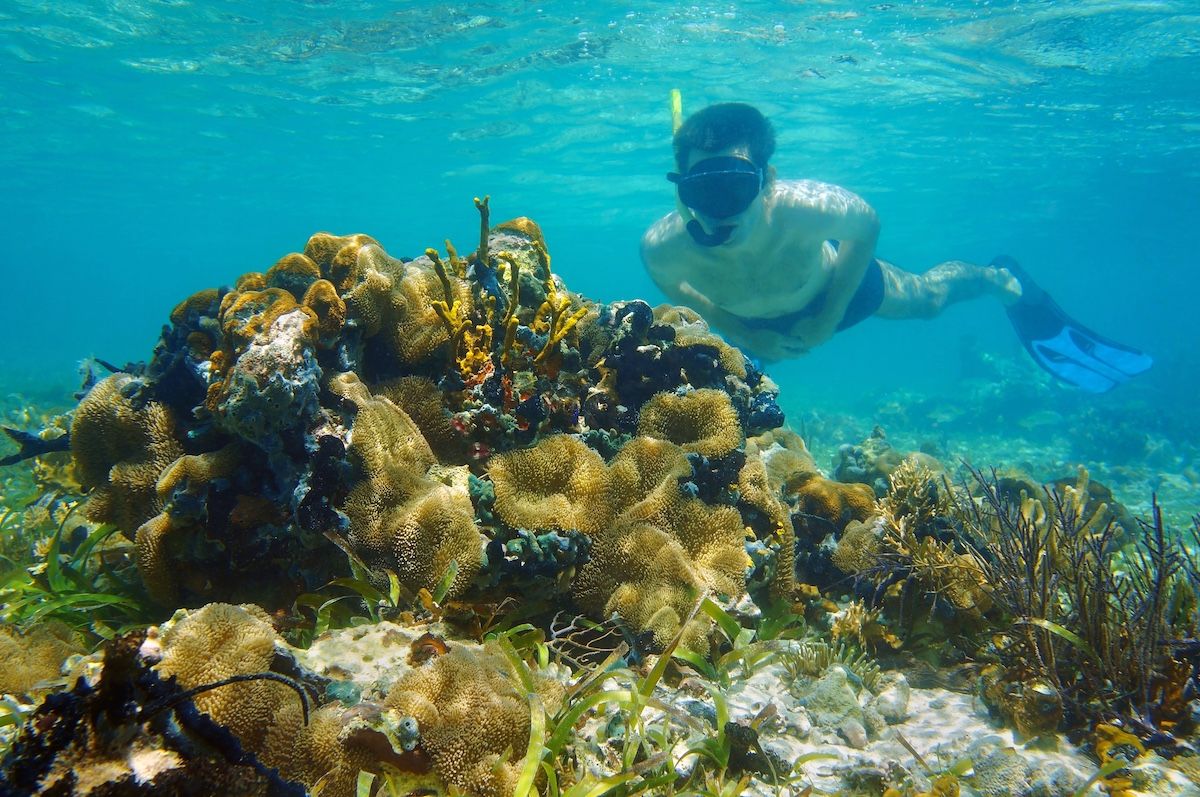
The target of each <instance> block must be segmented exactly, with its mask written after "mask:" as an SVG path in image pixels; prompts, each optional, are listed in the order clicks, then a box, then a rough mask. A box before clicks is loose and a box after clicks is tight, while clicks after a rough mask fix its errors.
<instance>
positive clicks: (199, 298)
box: [171, 288, 220, 325]
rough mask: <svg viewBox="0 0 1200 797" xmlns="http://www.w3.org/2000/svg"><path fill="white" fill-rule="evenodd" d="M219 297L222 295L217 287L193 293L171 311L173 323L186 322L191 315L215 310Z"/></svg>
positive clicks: (205, 313) (204, 313)
mask: <svg viewBox="0 0 1200 797" xmlns="http://www.w3.org/2000/svg"><path fill="white" fill-rule="evenodd" d="M219 298H220V295H219V293H218V292H217V290H216V288H208V289H205V290H202V291H199V292H197V293H193V294H192V295H191V296H189V297H188V298H186V299H184V300H183V301H182V302H180V303H179V304H177V305H175V309H173V310H172V311H171V323H172V324H175V325H179V324H182V323H184V322H185V321H186V320H187V318H188V316H190V315H193V314H195V315H207V314H209V313H211V312H213V310H214V309H215V307H216V306H217V303H218V301H219Z"/></svg>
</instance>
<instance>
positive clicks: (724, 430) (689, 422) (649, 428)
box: [638, 388, 742, 458]
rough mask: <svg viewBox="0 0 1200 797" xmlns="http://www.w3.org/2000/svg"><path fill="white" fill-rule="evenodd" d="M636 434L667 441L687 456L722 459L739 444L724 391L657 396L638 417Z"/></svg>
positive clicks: (737, 426)
mask: <svg viewBox="0 0 1200 797" xmlns="http://www.w3.org/2000/svg"><path fill="white" fill-rule="evenodd" d="M638 434H641V435H647V436H649V437H655V438H658V439H659V440H669V441H670V442H672V443H675V444H676V445H678V446H680V447H681V448H682V449H683V450H684V451H686V452H688V453H696V454H701V455H703V456H706V457H713V458H716V457H723V456H725V455H726V454H728V453H730V452H731V451H733V450H734V449H735V448H737V447H738V446H739V445H741V443H742V427H741V425H740V424H739V423H738V416H737V410H735V409H734V408H733V402H732V401H730V400H729V394H727V393H725V392H724V391H723V390H713V389H711V388H703V389H701V390H693V391H690V392H688V393H684V394H683V395H678V394H675V393H659V394H657V395H655V396H653V397H652V398H651V399H650V400H649V401H647V402H646V403H645V404H644V405H643V406H642V410H641V414H640V415H639V416H638Z"/></svg>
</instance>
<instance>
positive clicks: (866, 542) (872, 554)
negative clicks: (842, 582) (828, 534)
mask: <svg viewBox="0 0 1200 797" xmlns="http://www.w3.org/2000/svg"><path fill="white" fill-rule="evenodd" d="M881 550H883V540H882V531H881V529H880V528H879V526H878V525H877V524H876V523H863V522H862V521H859V520H851V521H850V522H849V523H847V524H846V528H845V529H843V530H842V536H841V537H840V538H839V539H838V541H837V547H835V548H834V549H833V555H832V557H831V559H832V561H833V566H834V567H836V568H837V569H838V570H841V571H842V572H843V573H845V574H846V575H848V576H852V575H855V574H857V573H862V572H863V571H866V570H870V569H871V568H873V567H875V566H876V565H878V564H879V553H880V551H881Z"/></svg>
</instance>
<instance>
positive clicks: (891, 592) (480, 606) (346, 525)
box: [0, 198, 1200, 797]
mask: <svg viewBox="0 0 1200 797" xmlns="http://www.w3.org/2000/svg"><path fill="white" fill-rule="evenodd" d="M475 204H476V209H477V212H478V214H479V221H480V236H479V240H478V243H477V245H476V246H475V248H474V250H473V251H472V252H470V253H469V254H466V255H460V254H459V253H458V251H457V250H456V249H455V248H454V247H453V245H451V243H450V242H446V244H445V248H444V251H439V250H435V249H432V248H431V249H427V250H426V251H425V252H424V253H421V254H419V255H418V256H417V257H413V258H396V257H393V256H392V255H390V254H388V253H387V252H386V251H385V249H384V248H383V247H382V246H381V245H380V244H379V243H378V242H377V241H375V240H374V239H373V238H371V237H369V236H367V235H362V234H356V235H345V236H339V235H333V234H330V233H317V234H316V235H314V236H312V237H311V238H310V239H309V241H308V242H307V244H306V245H305V246H304V248H303V251H301V252H295V253H291V254H288V255H285V256H284V257H282V258H281V259H280V260H278V261H277V262H276V263H274V264H273V265H271V266H270V267H269V268H266V269H265V270H263V271H262V272H252V273H248V274H244V275H242V276H241V277H239V278H238V279H237V280H236V281H235V282H234V284H233V286H232V287H223V288H214V289H211V290H205V291H201V292H199V293H197V294H195V295H193V296H191V297H187V298H185V299H184V300H183V301H181V302H180V303H179V304H178V306H176V308H175V309H174V310H173V311H172V313H171V314H170V317H169V319H168V321H169V323H168V324H167V325H166V326H164V328H163V332H162V335H161V337H160V339H159V341H158V343H157V345H156V346H155V347H154V349H153V352H152V355H151V357H150V358H149V361H148V362H147V363H129V364H126V365H123V366H115V365H111V364H105V363H96V364H94V365H93V368H92V369H91V370H89V372H88V378H87V379H86V381H85V384H84V386H83V389H82V390H81V391H80V393H79V395H78V396H77V399H76V401H74V402H71V403H69V404H68V406H64V407H62V408H58V410H57V411H56V410H55V409H54V408H52V407H45V408H44V410H37V409H34V408H32V407H30V406H29V405H28V404H26V403H22V402H15V401H10V402H9V404H7V405H5V406H4V408H3V410H4V417H5V420H6V426H7V427H8V428H9V429H10V431H9V435H10V437H11V438H12V440H13V442H12V444H11V445H10V446H9V448H8V449H6V451H5V454H6V458H5V462H6V463H7V467H6V468H5V470H4V471H3V472H2V473H0V479H3V481H2V484H3V488H4V495H3V509H2V514H0V530H2V532H3V536H2V537H0V555H2V556H3V559H2V560H0V564H2V565H3V567H4V571H3V575H2V577H0V602H2V605H0V620H2V621H3V625H2V626H0V656H3V660H4V662H5V664H4V666H3V668H0V693H2V694H3V695H4V698H3V702H2V703H0V740H2V745H3V750H4V759H3V764H2V766H0V794H10V793H11V794H55V795H67V794H175V793H183V792H184V791H187V790H190V791H188V793H212V794H238V795H241V794H246V795H251V794H255V795H256V794H273V795H274V794H296V795H300V794H314V795H316V794H319V795H324V797H340V796H341V795H355V796H356V795H359V794H471V795H484V796H486V797H490V796H491V795H510V794H518V795H522V797H524V795H529V794H541V795H589V794H595V795H599V794H630V795H632V794H704V795H732V794H763V795H768V794H781V795H782V794H788V795H812V794H854V795H880V796H886V797H901V796H902V795H913V796H914V797H915V796H916V795H938V796H940V797H952V796H953V795H959V794H964V795H971V794H980V795H1002V794H1027V795H1074V794H1087V793H1100V792H1101V791H1103V792H1105V793H1109V794H1114V795H1137V794H1156V795H1174V794H1197V793H1200V788H1198V787H1197V786H1196V785H1195V783H1196V782H1197V778H1198V777H1200V755H1197V753H1196V752H1195V750H1194V748H1193V744H1194V742H1195V739H1196V717H1197V716H1198V715H1197V714H1196V711H1195V709H1196V705H1195V700H1194V698H1195V695H1196V687H1197V685H1198V681H1197V678H1198V672H1200V642H1197V638H1198V633H1197V630H1198V629H1197V622H1198V619H1197V607H1198V606H1200V597H1198V596H1200V558H1198V556H1197V553H1196V546H1195V537H1196V535H1197V534H1200V529H1198V528H1197V527H1196V521H1194V520H1192V519H1191V517H1190V515H1189V514H1186V513H1183V512H1181V511H1179V510H1178V507H1179V506H1181V505H1182V502H1183V500H1184V497H1185V496H1186V491H1180V492H1179V493H1177V494H1173V495H1172V499H1173V500H1175V501H1177V502H1179V503H1176V504H1173V505H1172V507H1171V508H1172V509H1174V510H1175V511H1174V512H1172V513H1170V514H1168V515H1166V516H1164V513H1163V511H1162V506H1161V505H1160V504H1159V503H1158V502H1157V501H1153V500H1152V501H1151V502H1150V503H1142V504H1133V505H1131V506H1125V505H1123V503H1122V501H1121V500H1119V498H1118V496H1120V497H1124V496H1125V495H1126V494H1127V493H1126V490H1132V489H1134V488H1138V487H1141V486H1142V485H1143V482H1144V481H1145V479H1146V478H1148V477H1147V476H1145V475H1144V474H1143V472H1142V471H1137V472H1136V473H1135V472H1134V471H1133V470H1132V466H1129V467H1127V468H1126V469H1125V470H1119V469H1116V468H1113V467H1112V466H1111V465H1108V464H1105V463H1103V462H1100V463H1096V462H1093V461H1090V460H1089V459H1088V458H1087V457H1084V456H1077V455H1078V454H1080V453H1086V451H1087V450H1088V449H1087V446H1088V445H1092V444H1080V445H1081V446H1083V447H1082V448H1079V449H1078V450H1076V451H1075V452H1074V453H1072V454H1071V455H1070V456H1064V457H1060V458H1059V459H1058V460H1055V461H1053V462H1051V461H1050V460H1049V459H1048V456H1049V455H1048V454H1047V453H1046V452H1048V451H1049V450H1050V445H1049V444H1047V443H1039V446H1040V447H1038V448H1037V449H1036V451H1034V449H1033V447H1032V445H1033V444H1030V446H1031V447H1030V448H1029V449H1021V450H1019V451H1009V452H1007V454H1006V453H1005V452H1004V451H1003V449H1002V447H1001V444H1000V443H996V444H995V446H996V447H995V448H988V447H985V446H984V445H983V444H982V443H981V442H980V441H979V440H977V439H974V438H971V439H968V437H967V436H966V435H965V434H963V435H961V436H959V437H957V438H954V437H952V436H951V435H943V436H942V437H941V438H940V439H939V441H938V442H937V443H936V444H925V443H924V442H921V443H918V442H910V441H913V440H914V439H915V437H916V436H919V435H920V434H921V432H920V431H919V429H920V424H921V423H924V422H925V420H927V419H928V418H930V417H934V416H935V415H936V417H938V418H940V419H942V420H941V423H943V424H945V425H949V427H951V428H952V426H953V417H952V416H953V413H954V412H955V409H954V408H953V407H950V408H947V407H946V406H937V407H934V406H932V405H931V406H928V407H924V408H922V407H921V406H920V405H919V401H918V399H917V398H916V397H911V396H910V397H905V398H904V399H903V401H904V402H908V404H910V405H911V410H909V411H910V412H912V413H913V418H912V421H913V422H912V424H910V425H909V426H908V428H906V423H905V421H906V418H905V417H904V416H903V414H902V413H900V412H899V411H896V410H894V409H889V407H888V406H876V407H874V408H872V409H870V410H869V411H867V412H860V414H857V415H851V414H846V413H844V412H841V411H838V410H834V411H831V412H826V413H820V414H818V413H815V412H814V411H812V410H811V409H809V408H804V409H801V410H799V411H798V412H797V413H794V414H793V423H792V424H791V425H790V426H789V425H788V424H787V423H786V420H787V419H785V417H784V412H783V411H782V410H781V401H782V403H783V405H784V406H786V405H787V401H786V397H783V398H782V399H781V396H780V394H779V388H778V386H777V385H776V384H775V383H774V382H773V381H772V380H771V379H770V378H769V377H768V376H767V375H766V374H765V373H763V372H762V371H761V370H760V369H759V368H758V367H757V366H756V365H755V364H754V363H753V362H752V361H751V360H750V359H748V358H747V357H745V356H744V355H743V354H742V353H741V352H740V351H738V350H737V349H735V348H733V347H731V346H729V345H728V344H727V343H725V342H724V341H723V340H722V339H721V338H720V337H719V336H718V335H716V334H714V333H713V332H712V331H711V330H709V329H708V327H707V325H706V324H705V323H704V321H703V320H702V319H701V318H699V317H698V316H696V315H695V313H693V312H692V311H690V310H688V309H687V308H682V307H672V306H666V305H663V306H659V307H651V306H650V305H648V304H646V303H645V302H640V301H628V302H616V303H612V304H602V303H597V302H593V301H590V300H588V299H587V298H586V297H583V296H580V295H578V294H575V293H573V292H571V291H570V290H569V289H568V288H567V286H566V285H565V284H564V283H563V281H562V279H561V278H560V277H559V276H558V275H557V274H556V273H555V272H554V270H553V269H552V268H551V257H550V253H549V252H548V251H547V249H546V246H545V242H544V240H543V238H542V234H541V231H540V229H539V228H538V226H537V225H536V224H535V223H534V222H532V221H531V220H529V219H525V218H520V219H514V220H512V221H508V222H504V223H502V224H497V225H493V224H492V222H491V220H490V218H489V207H488V201H487V199H486V198H485V199H483V200H476V203H475ZM97 371H99V372H97ZM978 398H979V400H983V398H982V397H978ZM918 413H920V415H919V416H918ZM797 416H798V417H797ZM880 422H884V423H886V424H887V425H888V426H889V428H890V429H891V430H894V431H895V432H896V436H895V437H891V438H889V436H888V435H887V433H885V432H884V430H883V428H882V427H881V426H877V425H876V424H877V423H880ZM1055 423H1058V421H1055ZM1064 423H1065V422H1064ZM1065 425H1066V426H1070V424H1065ZM864 429H865V430H866V431H864ZM1063 434H1064V435H1066V436H1070V434H1071V432H1070V430H1069V429H1068V430H1067V431H1065V432H1063ZM1036 438H1037V435H1036V434H1032V433H1031V434H1030V435H1029V436H1028V439H1030V440H1033V439H1036ZM814 441H816V442H817V443H818V444H819V446H820V448H819V449H818V450H820V451H821V452H822V457H821V458H822V459H824V460H826V461H827V462H828V466H827V467H825V468H822V467H819V466H818V463H817V461H816V459H814V457H813V455H812V453H810V448H812V446H810V445H809V443H813V442H814ZM976 444H979V447H978V448H976ZM1097 445H1098V444H1097ZM964 448H970V449H971V451H972V455H971V456H969V457H967V456H963V455H962V451H963V450H964ZM1177 453H1178V457H1182V458H1186V453H1185V452H1177ZM1130 461H1132V460H1130ZM971 463H989V464H998V465H1004V464H1006V463H1016V464H1018V465H1021V466H1022V468H1021V469H1014V468H1004V469H997V470H992V469H990V468H987V469H983V468H977V467H975V466H974V465H973V464H971ZM1031 463H1032V465H1033V466H1032V467H1029V466H1030V464H1031ZM1153 463H1154V460H1153V458H1152V457H1150V458H1147V459H1144V460H1143V464H1142V466H1141V467H1144V468H1145V469H1146V471H1145V474H1148V473H1149V469H1150V468H1152V467H1153ZM1172 463H1173V464H1176V465H1178V464H1181V463H1182V459H1179V458H1177V459H1175V460H1172ZM1180 472H1181V473H1182V472H1183V469H1182V468H1181V469H1180ZM1139 474H1141V475H1139ZM1182 478H1186V476H1183V477H1182ZM1113 487H1116V488H1117V489H1116V490H1115V494H1114V489H1111V488H1113ZM1137 500H1141V499H1140V496H1139V497H1138V499H1137ZM1189 532H1190V534H1189ZM181 607H182V608H181Z"/></svg>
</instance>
